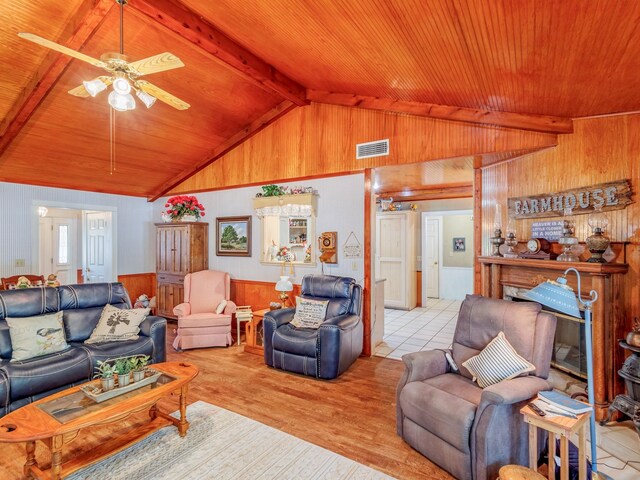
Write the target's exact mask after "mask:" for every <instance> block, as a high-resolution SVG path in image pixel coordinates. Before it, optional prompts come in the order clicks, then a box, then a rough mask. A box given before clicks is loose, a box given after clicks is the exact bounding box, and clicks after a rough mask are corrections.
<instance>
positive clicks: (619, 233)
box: [482, 114, 640, 334]
mask: <svg viewBox="0 0 640 480" xmlns="http://www.w3.org/2000/svg"><path fill="white" fill-rule="evenodd" d="M639 158H640V115H638V114H636V115H621V116H615V117H607V118H598V119H584V120H576V121H575V122H574V133H573V134H572V135H560V136H559V137H558V146H557V147H556V148H553V149H549V150H546V151H543V152H538V153H535V154H532V155H529V156H526V157H522V158H520V159H517V160H514V161H511V162H507V163H502V164H499V165H494V166H490V167H486V168H484V169H483V171H482V246H483V253H484V254H485V255H486V254H489V252H490V245H489V237H490V236H491V234H492V230H493V222H494V217H495V215H494V212H495V210H494V205H495V204H496V203H500V204H502V205H503V218H502V221H503V225H506V222H507V207H506V204H507V198H508V197H514V196H524V195H532V194H539V193H546V192H557V191H562V190H566V189H570V188H575V187H581V186H588V185H592V184H596V183H602V182H607V181H613V180H619V179H624V178H628V179H630V180H631V186H632V189H633V191H634V195H633V200H634V203H633V204H631V205H630V206H628V207H627V208H626V209H624V210H616V211H612V212H607V215H608V217H609V228H608V231H607V232H606V233H607V235H608V236H609V237H610V238H611V240H612V241H616V242H628V243H627V244H626V245H625V246H624V250H625V252H624V253H625V256H624V258H626V262H627V263H628V264H629V272H628V273H627V274H626V275H625V276H624V277H623V284H624V289H623V291H624V295H623V299H622V300H621V301H620V302H616V304H615V305H610V306H609V308H615V309H622V310H623V312H624V313H623V318H625V319H626V324H625V325H622V326H620V329H619V330H618V332H616V333H618V334H619V332H620V331H624V330H625V329H629V328H630V327H631V325H632V321H633V318H635V317H640V204H639V203H638V196H637V193H636V192H637V191H638V188H639V187H640V162H639V161H638V159H639ZM587 218H588V215H576V216H575V220H576V236H577V237H578V238H579V239H580V241H584V239H585V238H586V237H587V236H588V235H590V229H589V226H588V224H587ZM533 221H534V220H532V219H524V220H518V221H517V236H518V239H521V240H522V239H526V238H528V237H529V236H530V233H531V223H532V222H533ZM599 301H605V300H604V299H600V300H599ZM620 303H621V304H620Z"/></svg>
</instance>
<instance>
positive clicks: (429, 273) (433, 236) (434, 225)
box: [422, 217, 440, 298]
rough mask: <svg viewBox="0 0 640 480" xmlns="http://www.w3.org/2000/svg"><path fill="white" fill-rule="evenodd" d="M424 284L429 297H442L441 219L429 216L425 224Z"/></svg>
mask: <svg viewBox="0 0 640 480" xmlns="http://www.w3.org/2000/svg"><path fill="white" fill-rule="evenodd" d="M424 230H425V231H424V236H425V241H424V243H423V244H424V252H423V254H422V255H423V256H424V260H423V265H425V271H424V272H423V273H424V284H425V287H424V288H425V293H426V296H427V298H440V268H439V265H438V259H439V257H440V219H439V218H428V217H427V219H426V222H425V224H424Z"/></svg>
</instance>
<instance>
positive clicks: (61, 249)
mask: <svg viewBox="0 0 640 480" xmlns="http://www.w3.org/2000/svg"><path fill="white" fill-rule="evenodd" d="M39 225H40V235H39V259H40V273H41V274H42V275H44V276H45V279H46V277H47V276H48V275H49V274H51V273H55V274H56V275H57V278H58V281H59V282H60V283H61V284H63V285H65V284H68V283H75V273H74V270H75V269H76V266H77V264H78V263H77V258H78V252H79V248H78V232H77V228H78V222H77V221H76V219H75V218H70V217H46V218H41V219H40V224H39Z"/></svg>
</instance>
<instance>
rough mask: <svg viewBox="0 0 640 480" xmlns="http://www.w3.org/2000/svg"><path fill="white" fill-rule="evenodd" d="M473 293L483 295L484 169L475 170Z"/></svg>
mask: <svg viewBox="0 0 640 480" xmlns="http://www.w3.org/2000/svg"><path fill="white" fill-rule="evenodd" d="M473 250H474V259H473V293H475V294H476V295H481V294H482V292H483V290H482V280H483V279H482V277H483V275H482V272H481V265H480V262H479V261H478V258H479V257H481V256H482V169H481V168H476V169H474V170H473Z"/></svg>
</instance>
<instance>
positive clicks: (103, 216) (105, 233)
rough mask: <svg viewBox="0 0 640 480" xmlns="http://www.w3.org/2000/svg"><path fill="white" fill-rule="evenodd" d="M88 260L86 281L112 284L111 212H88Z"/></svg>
mask: <svg viewBox="0 0 640 480" xmlns="http://www.w3.org/2000/svg"><path fill="white" fill-rule="evenodd" d="M85 215H86V236H87V237H86V242H87V258H86V263H85V273H84V280H85V282H87V283H100V282H110V281H112V280H113V279H112V278H111V277H112V267H111V263H112V258H111V257H112V250H113V249H112V241H113V240H112V237H113V228H112V220H111V212H87V213H86V214H85Z"/></svg>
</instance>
